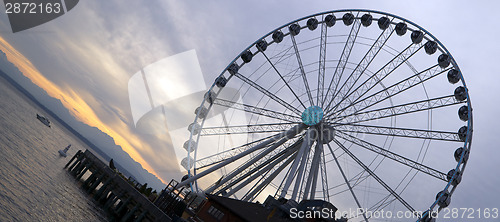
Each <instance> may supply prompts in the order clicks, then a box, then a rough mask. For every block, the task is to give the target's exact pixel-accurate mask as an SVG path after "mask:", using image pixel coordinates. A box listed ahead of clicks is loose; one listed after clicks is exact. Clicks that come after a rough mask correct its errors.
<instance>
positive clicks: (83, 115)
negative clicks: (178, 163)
mask: <svg viewBox="0 0 500 222" xmlns="http://www.w3.org/2000/svg"><path fill="white" fill-rule="evenodd" d="M0 50H1V51H3V52H5V54H6V56H7V59H8V60H9V61H10V62H11V63H13V64H14V65H15V66H16V67H17V68H18V69H19V71H21V73H23V75H24V76H26V77H27V78H29V79H30V80H31V81H32V82H33V83H34V84H35V85H37V86H38V87H40V88H42V89H43V90H45V91H46V92H47V94H48V95H49V96H51V97H53V98H56V99H58V100H60V101H61V103H62V104H63V105H64V107H65V108H66V109H68V111H69V112H70V113H71V114H72V115H73V116H74V117H75V118H76V119H77V120H78V121H80V122H82V123H85V124H87V125H89V126H91V127H96V128H98V129H99V130H101V131H102V132H104V133H106V134H107V135H109V136H110V137H112V138H113V140H114V142H115V144H116V145H118V146H121V148H122V149H123V150H124V151H125V152H127V153H128V154H129V155H130V157H132V159H133V160H135V161H137V162H138V163H140V164H141V165H142V167H143V168H144V169H146V170H147V171H149V172H150V173H152V174H154V175H155V176H156V177H158V178H159V179H160V180H161V181H162V182H163V183H165V181H164V180H163V179H161V178H160V176H158V174H157V173H156V172H155V170H154V169H153V168H152V167H151V166H150V165H149V164H148V163H147V162H146V161H145V160H144V158H143V157H142V155H141V154H140V153H139V151H138V150H137V148H136V147H141V146H142V145H141V141H140V139H139V138H137V137H136V136H135V135H133V134H132V133H131V132H130V130H128V128H127V127H126V125H125V123H123V122H122V123H121V124H118V125H119V127H118V129H115V128H116V127H111V126H110V125H107V124H106V123H104V122H103V121H102V120H101V119H100V118H99V116H98V115H97V114H96V113H95V112H94V110H93V109H92V108H91V107H90V106H89V104H88V103H87V102H85V100H84V99H83V98H82V97H81V96H80V95H79V94H78V93H77V92H75V91H74V90H73V89H72V88H70V87H69V86H65V87H61V86H58V85H56V84H54V83H53V82H51V81H50V80H48V79H47V78H45V76H43V75H42V73H40V71H38V70H37V68H36V67H35V66H34V65H33V64H32V63H31V62H30V61H29V60H28V59H27V58H26V57H25V56H24V55H22V54H21V53H20V52H19V51H17V50H16V49H15V48H14V47H12V46H11V45H10V44H9V43H8V42H7V41H5V40H4V39H3V38H2V37H0ZM125 138H126V139H125Z"/></svg>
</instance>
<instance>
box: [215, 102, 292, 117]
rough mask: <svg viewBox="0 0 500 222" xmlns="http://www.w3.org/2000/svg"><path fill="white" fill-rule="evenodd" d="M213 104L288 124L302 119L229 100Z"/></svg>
mask: <svg viewBox="0 0 500 222" xmlns="http://www.w3.org/2000/svg"><path fill="white" fill-rule="evenodd" d="M213 104H214V105H219V106H224V107H227V108H233V109H237V110H242V111H245V112H248V113H253V114H257V115H261V116H267V117H270V118H273V119H278V120H284V121H287V122H300V121H301V119H300V118H299V117H297V116H293V115H290V114H286V113H281V112H276V111H273V110H269V109H264V108H260V107H257V106H252V105H248V104H244V103H237V102H233V101H229V100H225V99H219V98H217V99H215V100H214V102H213Z"/></svg>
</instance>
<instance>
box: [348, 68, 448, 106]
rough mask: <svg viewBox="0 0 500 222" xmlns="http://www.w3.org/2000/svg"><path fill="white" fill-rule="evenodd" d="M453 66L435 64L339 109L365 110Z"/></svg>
mask: <svg viewBox="0 0 500 222" xmlns="http://www.w3.org/2000/svg"><path fill="white" fill-rule="evenodd" d="M449 69H451V68H448V69H443V68H441V67H440V66H438V65H435V66H433V67H431V68H428V69H426V70H424V71H422V72H420V73H417V74H415V75H413V76H411V77H409V78H407V79H404V80H402V81H400V82H398V83H395V84H393V85H391V86H389V87H387V88H385V89H383V90H380V91H378V92H376V93H374V94H372V95H370V96H368V97H365V98H363V99H361V100H359V101H357V102H354V103H352V104H351V105H349V106H347V107H345V108H343V109H342V110H339V113H341V112H345V111H346V110H348V113H356V112H359V111H362V110H365V109H367V108H369V107H371V106H373V105H375V104H377V103H379V102H382V101H384V100H386V99H388V98H390V97H392V96H395V95H397V94H399V93H401V92H404V91H406V90H408V89H410V88H412V87H414V86H416V85H419V84H421V83H423V82H425V81H427V80H429V79H431V78H433V77H436V76H438V75H440V74H442V73H444V72H446V71H448V70H449Z"/></svg>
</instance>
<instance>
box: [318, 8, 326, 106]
mask: <svg viewBox="0 0 500 222" xmlns="http://www.w3.org/2000/svg"><path fill="white" fill-rule="evenodd" d="M324 17H325V16H324V15H323V16H322V20H324ZM327 33H328V28H327V25H326V22H322V23H321V37H320V40H319V68H318V90H317V94H316V104H318V105H319V104H320V101H321V102H323V93H324V91H325V69H326V64H325V63H326V42H327V38H328V35H327Z"/></svg>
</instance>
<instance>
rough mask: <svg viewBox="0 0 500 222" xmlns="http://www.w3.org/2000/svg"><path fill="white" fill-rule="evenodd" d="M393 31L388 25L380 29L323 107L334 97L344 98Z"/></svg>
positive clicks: (332, 101) (332, 100) (331, 101)
mask: <svg viewBox="0 0 500 222" xmlns="http://www.w3.org/2000/svg"><path fill="white" fill-rule="evenodd" d="M393 33H394V27H393V26H389V27H388V28H387V29H385V30H384V31H382V33H381V34H380V35H379V37H378V38H377V40H375V42H374V43H373V44H372V46H371V47H370V49H369V50H368V52H366V54H365V56H364V57H363V59H361V61H360V62H359V63H358V65H357V66H356V68H355V69H354V70H353V71H352V72H351V75H349V77H347V79H346V81H345V82H344V83H343V84H342V86H341V87H340V89H339V90H338V91H334V94H332V97H331V98H330V99H329V101H330V102H329V104H328V105H327V106H326V108H325V109H328V108H329V107H330V105H331V104H332V103H334V100H335V98H344V96H346V95H347V93H348V92H349V91H350V90H351V89H352V87H354V85H355V84H356V82H357V81H358V80H359V79H360V77H361V76H362V75H363V73H364V72H365V71H366V69H367V68H368V66H369V65H370V64H371V63H372V61H373V59H375V57H376V56H377V54H378V53H379V52H380V50H382V47H383V46H384V45H385V43H386V42H387V40H389V38H390V37H391V36H392V34H393ZM347 99H349V98H347Z"/></svg>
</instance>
